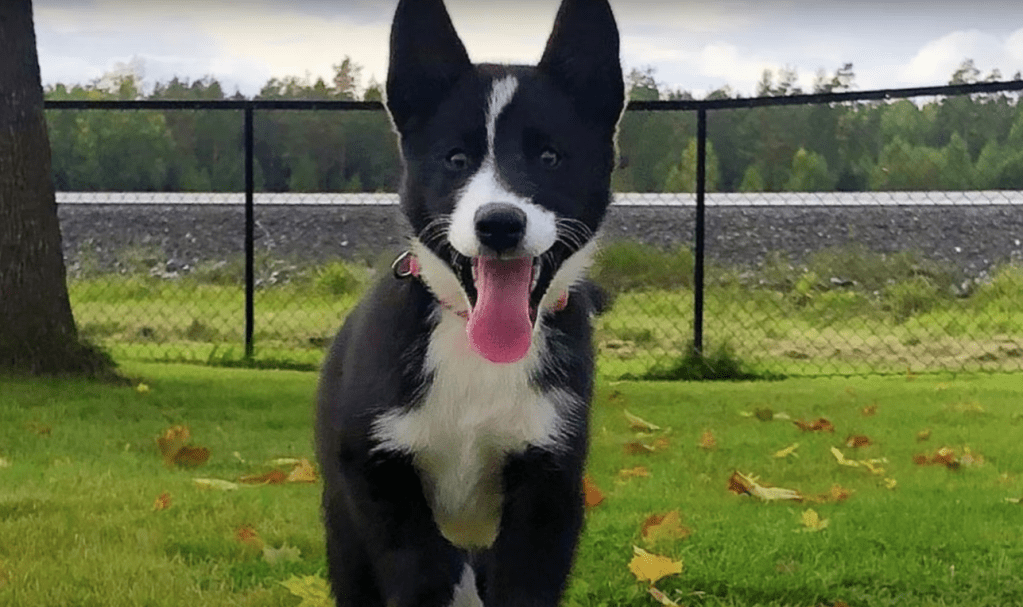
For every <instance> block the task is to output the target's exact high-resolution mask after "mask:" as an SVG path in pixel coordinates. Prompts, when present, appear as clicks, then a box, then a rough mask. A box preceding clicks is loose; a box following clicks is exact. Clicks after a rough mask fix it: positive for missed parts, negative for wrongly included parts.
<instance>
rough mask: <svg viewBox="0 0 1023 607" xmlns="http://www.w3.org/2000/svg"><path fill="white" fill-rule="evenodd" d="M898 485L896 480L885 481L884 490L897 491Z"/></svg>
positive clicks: (888, 479) (887, 479)
mask: <svg viewBox="0 0 1023 607" xmlns="http://www.w3.org/2000/svg"><path fill="white" fill-rule="evenodd" d="M898 485H899V481H897V480H895V479H894V478H886V479H884V488H885V489H895V487H897V486H898Z"/></svg>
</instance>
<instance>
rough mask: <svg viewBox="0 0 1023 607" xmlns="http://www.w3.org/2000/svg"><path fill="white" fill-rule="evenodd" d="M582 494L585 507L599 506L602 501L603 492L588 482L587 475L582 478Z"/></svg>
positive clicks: (594, 484) (590, 481) (591, 482)
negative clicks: (584, 498) (584, 497)
mask: <svg viewBox="0 0 1023 607" xmlns="http://www.w3.org/2000/svg"><path fill="white" fill-rule="evenodd" d="M583 493H584V494H585V496H586V507H587V508H593V507H595V506H599V505H600V504H601V502H603V501H604V492H603V491H601V490H600V488H599V487H597V485H596V483H594V482H593V481H592V480H590V477H589V475H586V476H583Z"/></svg>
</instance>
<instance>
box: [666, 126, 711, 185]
mask: <svg viewBox="0 0 1023 607" xmlns="http://www.w3.org/2000/svg"><path fill="white" fill-rule="evenodd" d="M696 161H697V155H696V138H692V139H690V140H689V144H688V145H686V149H685V150H684V151H683V152H682V158H681V159H680V160H679V162H678V163H677V164H674V165H672V166H671V168H670V169H669V170H668V177H667V179H665V181H664V191H665V192H695V191H696ZM718 164H719V163H718V156H717V154H716V153H715V152H714V144H713V143H712V142H710V141H708V142H707V155H706V176H707V177H706V183H705V190H704V191H705V192H716V191H718V179H719V177H718V174H719V172H720V171H719V169H718Z"/></svg>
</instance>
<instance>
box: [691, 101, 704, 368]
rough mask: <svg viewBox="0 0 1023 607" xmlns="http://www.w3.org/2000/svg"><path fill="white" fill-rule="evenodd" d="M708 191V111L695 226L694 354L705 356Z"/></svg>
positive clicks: (700, 125)
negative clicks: (704, 294)
mask: <svg viewBox="0 0 1023 607" xmlns="http://www.w3.org/2000/svg"><path fill="white" fill-rule="evenodd" d="M706 191H707V110H706V109H704V108H702V107H701V108H700V109H698V110H697V111H696V224H695V225H694V226H693V238H694V240H695V243H694V248H695V259H694V261H693V354H695V355H697V356H702V355H703V282H704V280H703V253H704V229H705V225H704V195H705V194H706Z"/></svg>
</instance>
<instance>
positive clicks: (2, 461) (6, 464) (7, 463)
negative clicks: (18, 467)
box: [0, 457, 11, 469]
mask: <svg viewBox="0 0 1023 607" xmlns="http://www.w3.org/2000/svg"><path fill="white" fill-rule="evenodd" d="M10 467H11V460H9V459H7V458H6V457H0V469H3V468H10Z"/></svg>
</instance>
